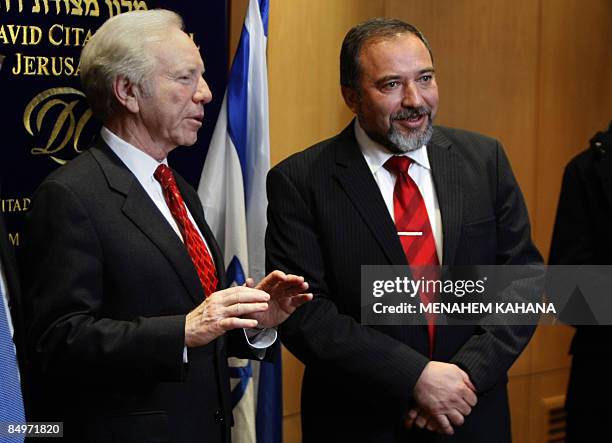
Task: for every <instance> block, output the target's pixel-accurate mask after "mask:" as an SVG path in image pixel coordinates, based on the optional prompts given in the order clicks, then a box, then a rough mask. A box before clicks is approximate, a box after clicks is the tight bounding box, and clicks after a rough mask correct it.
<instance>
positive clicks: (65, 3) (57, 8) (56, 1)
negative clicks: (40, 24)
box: [51, 0, 70, 15]
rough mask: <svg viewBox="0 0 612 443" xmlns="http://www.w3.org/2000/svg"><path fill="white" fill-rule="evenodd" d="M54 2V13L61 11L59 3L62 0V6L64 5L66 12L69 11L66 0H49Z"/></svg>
mask: <svg viewBox="0 0 612 443" xmlns="http://www.w3.org/2000/svg"><path fill="white" fill-rule="evenodd" d="M51 1H54V2H55V13H56V14H57V15H59V14H60V12H61V6H60V3H61V2H62V1H63V2H64V6H65V7H66V14H68V12H70V6H69V5H68V0H51Z"/></svg>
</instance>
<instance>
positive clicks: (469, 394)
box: [462, 389, 478, 407]
mask: <svg viewBox="0 0 612 443" xmlns="http://www.w3.org/2000/svg"><path fill="white" fill-rule="evenodd" d="M462 397H463V399H464V400H465V402H466V403H467V404H468V405H470V406H471V407H474V406H476V403H478V397H477V396H476V394H475V393H474V391H472V390H471V389H464V391H463V393H462Z"/></svg>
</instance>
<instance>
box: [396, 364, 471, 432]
mask: <svg viewBox="0 0 612 443" xmlns="http://www.w3.org/2000/svg"><path fill="white" fill-rule="evenodd" d="M475 392H476V388H475V387H474V385H473V384H472V382H471V381H470V378H469V376H468V375H467V374H466V373H465V372H464V371H463V370H461V369H460V368H459V367H458V366H456V365H453V364H450V363H442V362H437V361H431V362H429V363H428V364H427V366H425V369H424V370H423V372H422V373H421V376H420V377H419V379H418V380H417V383H416V386H415V387H414V398H415V400H416V403H417V409H413V410H411V411H410V412H409V413H408V418H407V419H406V423H405V424H406V427H408V428H410V427H412V426H413V425H414V426H417V427H419V428H423V427H426V428H427V429H429V430H432V431H437V432H439V433H442V434H448V435H452V434H453V432H454V431H453V425H454V426H461V425H462V424H463V422H464V417H465V416H467V415H469V414H470V412H472V407H474V406H476V402H477V401H478V399H477V397H476V394H475Z"/></svg>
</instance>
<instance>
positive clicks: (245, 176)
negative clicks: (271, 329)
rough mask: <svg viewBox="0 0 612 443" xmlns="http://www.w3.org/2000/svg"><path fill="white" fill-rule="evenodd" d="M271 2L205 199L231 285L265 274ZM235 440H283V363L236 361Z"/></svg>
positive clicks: (224, 116)
mask: <svg viewBox="0 0 612 443" xmlns="http://www.w3.org/2000/svg"><path fill="white" fill-rule="evenodd" d="M268 12H269V2H268V0H250V1H249V8H248V11H247V14H246V18H245V22H244V27H243V28H242V34H241V36H240V43H239V46H238V51H237V52H236V55H235V57H234V61H233V63H232V69H231V71H230V77H229V81H228V86H227V91H226V92H225V96H224V98H223V104H222V106H221V111H220V113H219V118H218V120H217V125H216V126H215V131H214V133H213V136H212V140H211V142H210V147H209V150H208V155H207V157H206V162H205V163H204V168H203V170H202V176H201V178H200V185H199V186H198V194H199V196H200V199H201V200H202V205H203V206H204V213H205V214H206V221H207V222H208V224H209V225H210V227H211V229H212V231H213V233H214V235H215V238H216V239H217V241H218V243H219V245H220V246H221V250H222V251H223V253H224V260H225V266H226V267H227V275H228V280H229V281H230V282H233V283H234V284H237V285H241V284H243V283H244V282H245V279H246V277H248V276H250V277H253V279H255V281H259V280H260V279H261V278H262V277H263V276H264V273H265V251H264V235H265V230H266V206H267V198H266V189H265V180H266V174H267V172H268V170H269V169H270V132H269V121H268V71H267V67H266V45H267V34H268ZM229 364H230V375H231V378H232V380H231V385H232V401H233V407H234V409H233V412H234V420H235V424H234V428H233V429H232V440H233V441H234V442H236V443H243V442H244V443H253V442H258V443H267V442H270V443H272V442H273V443H280V442H282V411H281V408H282V403H281V402H282V398H281V378H280V376H281V372H280V359H279V362H278V363H276V364H271V363H265V362H264V363H261V364H259V363H257V362H253V361H249V360H240V359H235V358H230V359H229Z"/></svg>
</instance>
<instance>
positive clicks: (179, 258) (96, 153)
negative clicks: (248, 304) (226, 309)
mask: <svg viewBox="0 0 612 443" xmlns="http://www.w3.org/2000/svg"><path fill="white" fill-rule="evenodd" d="M90 152H91V154H92V155H93V157H94V158H95V159H96V161H97V162H98V164H99V165H100V168H101V169H102V171H103V172H104V175H105V176H106V179H107V182H108V185H109V188H111V189H112V190H113V191H115V192H118V193H120V194H122V195H124V196H125V202H124V204H123V207H122V208H121V210H122V211H123V213H124V214H125V216H126V217H127V218H128V219H130V220H131V221H132V222H133V223H134V224H135V225H136V226H138V228H139V229H140V230H141V231H142V232H143V233H144V234H145V235H146V236H147V237H148V238H149V239H150V240H151V241H152V242H153V243H154V244H155V245H156V246H157V247H158V248H159V250H160V251H161V252H162V254H164V255H165V256H166V258H167V259H168V261H169V262H170V264H171V265H172V267H173V268H174V270H175V271H176V273H177V274H178V275H179V277H180V279H181V280H182V282H183V284H184V285H185V288H186V289H187V292H188V293H189V295H190V296H191V298H192V299H193V301H194V303H196V304H200V303H201V302H202V301H203V300H204V293H203V291H202V285H201V283H200V280H199V278H198V275H197V273H196V271H195V268H194V266H193V263H192V261H191V258H190V257H189V254H188V253H187V249H186V248H185V246H184V245H183V243H182V242H181V241H180V239H179V238H178V236H177V235H176V233H175V232H174V230H173V229H172V227H171V226H170V224H169V223H168V222H167V221H166V219H165V218H164V217H163V215H162V214H161V213H160V212H159V210H158V209H157V206H155V204H154V203H153V201H152V200H151V199H150V198H149V196H148V195H147V193H146V192H145V190H144V189H143V188H142V186H140V183H138V181H137V180H136V178H135V177H134V175H133V174H132V173H131V172H130V170H129V169H128V168H127V167H126V166H125V165H124V164H123V162H121V160H120V159H119V158H118V157H117V156H116V155H115V153H113V152H112V151H111V149H110V148H109V147H108V146H106V144H105V143H104V142H103V141H102V140H101V139H99V140H98V142H97V144H96V145H95V146H94V147H92V148H91V149H90Z"/></svg>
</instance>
